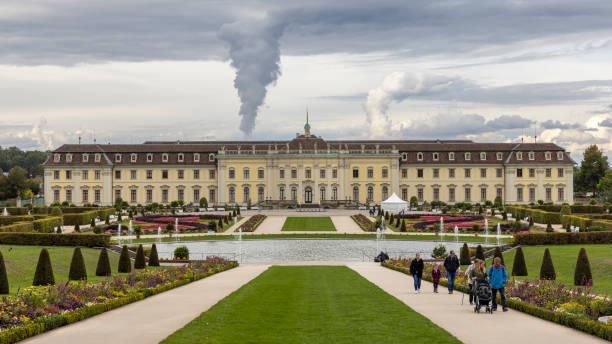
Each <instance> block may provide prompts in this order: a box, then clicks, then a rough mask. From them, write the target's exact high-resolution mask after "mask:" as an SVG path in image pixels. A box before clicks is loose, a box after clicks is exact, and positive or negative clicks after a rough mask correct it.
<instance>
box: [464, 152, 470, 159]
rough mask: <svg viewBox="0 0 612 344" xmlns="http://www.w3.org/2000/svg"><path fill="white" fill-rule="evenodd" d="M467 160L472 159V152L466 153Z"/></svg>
mask: <svg viewBox="0 0 612 344" xmlns="http://www.w3.org/2000/svg"><path fill="white" fill-rule="evenodd" d="M464 157H465V160H472V153H470V152H467V153H465V154H464Z"/></svg>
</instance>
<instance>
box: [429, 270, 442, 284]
mask: <svg viewBox="0 0 612 344" xmlns="http://www.w3.org/2000/svg"><path fill="white" fill-rule="evenodd" d="M440 276H442V272H441V271H440V270H435V269H434V270H431V278H432V279H433V281H434V283H440Z"/></svg>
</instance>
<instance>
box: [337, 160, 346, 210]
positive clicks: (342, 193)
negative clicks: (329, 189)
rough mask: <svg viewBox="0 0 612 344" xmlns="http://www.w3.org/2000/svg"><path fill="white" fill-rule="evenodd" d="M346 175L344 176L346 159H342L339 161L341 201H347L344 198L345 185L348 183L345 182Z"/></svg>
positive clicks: (339, 192)
mask: <svg viewBox="0 0 612 344" xmlns="http://www.w3.org/2000/svg"><path fill="white" fill-rule="evenodd" d="M344 177H345V174H344V159H342V158H340V159H338V184H339V185H338V199H339V200H345V199H346V197H345V196H344V184H345V183H348V182H347V181H345V180H344Z"/></svg>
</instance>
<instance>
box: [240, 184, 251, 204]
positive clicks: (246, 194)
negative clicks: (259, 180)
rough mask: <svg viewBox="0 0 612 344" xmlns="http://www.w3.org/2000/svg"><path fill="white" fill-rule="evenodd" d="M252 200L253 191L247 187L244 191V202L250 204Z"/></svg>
mask: <svg viewBox="0 0 612 344" xmlns="http://www.w3.org/2000/svg"><path fill="white" fill-rule="evenodd" d="M250 199H251V190H250V189H249V187H248V186H245V187H244V188H243V189H242V200H243V202H248V201H249V200H250Z"/></svg>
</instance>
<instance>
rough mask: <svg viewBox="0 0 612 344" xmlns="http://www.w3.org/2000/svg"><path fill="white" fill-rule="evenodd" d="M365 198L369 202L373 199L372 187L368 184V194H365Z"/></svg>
mask: <svg viewBox="0 0 612 344" xmlns="http://www.w3.org/2000/svg"><path fill="white" fill-rule="evenodd" d="M367 200H368V202H371V201H373V200H374V188H373V187H371V186H368V196H367Z"/></svg>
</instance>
